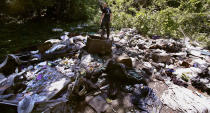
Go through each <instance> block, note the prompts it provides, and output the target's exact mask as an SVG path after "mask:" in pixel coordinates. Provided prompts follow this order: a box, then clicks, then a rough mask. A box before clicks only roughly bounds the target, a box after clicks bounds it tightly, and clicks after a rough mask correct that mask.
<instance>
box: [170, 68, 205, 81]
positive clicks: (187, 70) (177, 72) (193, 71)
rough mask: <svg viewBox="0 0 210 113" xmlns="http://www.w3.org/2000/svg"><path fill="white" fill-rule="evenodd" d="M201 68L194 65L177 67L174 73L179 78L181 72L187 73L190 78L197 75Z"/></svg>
mask: <svg viewBox="0 0 210 113" xmlns="http://www.w3.org/2000/svg"><path fill="white" fill-rule="evenodd" d="M201 72H202V70H201V69H199V68H195V67H190V68H177V69H175V72H174V74H175V75H177V77H178V78H181V76H182V75H183V74H185V75H187V76H188V77H190V78H194V77H197V76H198V73H201Z"/></svg>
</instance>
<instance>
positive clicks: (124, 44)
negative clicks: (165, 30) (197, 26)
mask: <svg viewBox="0 0 210 113" xmlns="http://www.w3.org/2000/svg"><path fill="white" fill-rule="evenodd" d="M111 37H112V38H113V40H112V41H111V40H107V39H102V38H100V37H99V36H98V35H89V36H81V35H72V34H69V33H65V35H63V36H61V39H51V40H47V41H46V42H45V43H44V44H42V45H39V46H38V47H37V48H34V50H31V51H24V52H21V53H18V54H9V55H7V57H6V59H5V60H4V62H3V63H2V64H0V73H1V74H0V108H1V109H2V110H3V111H4V113H7V112H10V113H13V112H18V113H30V112H33V113H39V112H43V113H49V112H52V113H95V112H96V113H104V112H105V113H150V112H151V113H180V112H183V113H209V112H210V97H209V95H210V52H209V51H208V50H205V49H203V48H202V47H200V46H199V44H198V43H196V42H192V41H190V40H189V39H188V38H185V39H184V40H174V39H163V38H161V37H159V36H153V37H152V38H151V39H150V38H145V37H142V36H141V35H139V34H138V33H137V31H136V30H135V29H130V28H125V29H122V30H121V31H120V32H118V33H112V36H111Z"/></svg>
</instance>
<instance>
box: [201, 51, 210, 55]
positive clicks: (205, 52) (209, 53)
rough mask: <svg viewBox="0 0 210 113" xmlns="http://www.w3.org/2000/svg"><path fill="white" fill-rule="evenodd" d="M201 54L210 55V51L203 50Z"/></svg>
mask: <svg viewBox="0 0 210 113" xmlns="http://www.w3.org/2000/svg"><path fill="white" fill-rule="evenodd" d="M201 54H202V55H208V56H210V52H207V51H201Z"/></svg>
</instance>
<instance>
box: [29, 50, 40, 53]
mask: <svg viewBox="0 0 210 113" xmlns="http://www.w3.org/2000/svg"><path fill="white" fill-rule="evenodd" d="M38 53H39V50H37V51H31V54H38Z"/></svg>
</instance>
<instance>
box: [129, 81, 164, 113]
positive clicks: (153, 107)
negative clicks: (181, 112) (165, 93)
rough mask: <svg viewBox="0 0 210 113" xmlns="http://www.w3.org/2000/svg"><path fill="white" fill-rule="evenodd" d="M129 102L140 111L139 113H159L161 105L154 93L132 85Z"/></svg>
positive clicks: (147, 88)
mask: <svg viewBox="0 0 210 113" xmlns="http://www.w3.org/2000/svg"><path fill="white" fill-rule="evenodd" d="M134 87H135V88H134V91H133V93H132V94H133V95H132V96H131V101H132V103H133V104H134V105H136V107H137V108H138V109H139V110H140V111H141V112H140V113H160V109H161V107H162V103H161V101H160V100H159V98H158V97H157V96H156V94H155V92H154V91H153V90H152V89H151V88H149V87H148V86H143V85H142V84H136V85H134Z"/></svg>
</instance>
